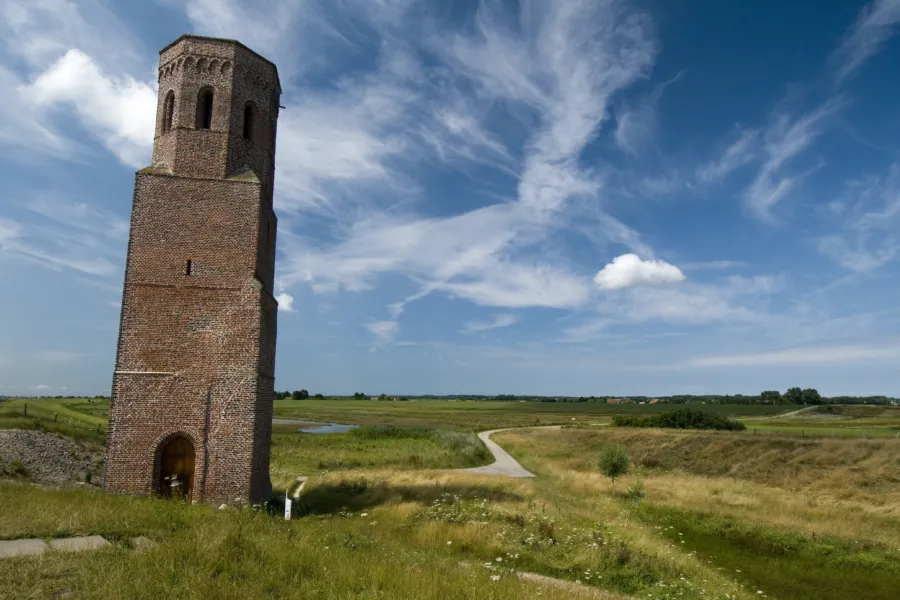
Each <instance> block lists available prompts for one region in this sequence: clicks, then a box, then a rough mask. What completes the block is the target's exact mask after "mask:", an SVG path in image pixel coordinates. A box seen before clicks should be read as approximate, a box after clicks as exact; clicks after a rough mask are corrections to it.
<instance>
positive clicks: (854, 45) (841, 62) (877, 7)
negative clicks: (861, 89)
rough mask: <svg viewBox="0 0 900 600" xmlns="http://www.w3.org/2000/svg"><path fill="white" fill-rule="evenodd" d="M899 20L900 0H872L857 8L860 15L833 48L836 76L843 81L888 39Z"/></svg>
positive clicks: (839, 80)
mask: <svg viewBox="0 0 900 600" xmlns="http://www.w3.org/2000/svg"><path fill="white" fill-rule="evenodd" d="M898 23H900V0H874V1H873V2H871V3H869V4H868V5H866V6H865V7H863V9H862V10H861V11H860V14H859V18H858V19H857V21H856V23H854V25H853V27H852V28H851V29H850V31H849V32H848V33H847V35H846V36H845V37H844V41H843V43H842V44H841V46H840V47H839V48H838V49H837V50H836V51H835V53H834V55H833V56H832V60H833V61H835V62H836V63H837V68H836V73H835V80H836V81H837V83H843V82H844V81H845V80H847V79H848V78H850V77H851V76H852V75H853V74H854V73H856V71H858V70H859V68H860V67H861V66H862V65H863V64H864V63H865V62H866V60H868V59H869V58H871V57H872V56H873V55H874V54H875V53H876V52H878V50H879V49H880V48H881V47H882V46H883V45H884V44H885V42H887V41H888V39H890V37H891V36H892V35H894V32H895V31H896V29H897V25H898Z"/></svg>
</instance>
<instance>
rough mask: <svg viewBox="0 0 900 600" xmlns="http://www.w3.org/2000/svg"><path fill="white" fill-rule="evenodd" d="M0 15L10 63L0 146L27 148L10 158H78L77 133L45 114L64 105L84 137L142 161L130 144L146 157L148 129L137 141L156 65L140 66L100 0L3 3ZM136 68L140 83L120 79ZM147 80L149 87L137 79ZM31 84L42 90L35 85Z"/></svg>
mask: <svg viewBox="0 0 900 600" xmlns="http://www.w3.org/2000/svg"><path fill="white" fill-rule="evenodd" d="M0 17H2V18H0V39H2V40H3V43H4V44H5V46H6V50H7V57H5V58H6V59H7V62H8V64H6V65H0V89H2V92H0V142H2V143H3V144H5V145H8V146H15V147H17V148H19V149H24V150H27V151H28V152H25V153H22V152H15V153H11V158H14V159H15V160H17V161H20V162H35V160H36V159H37V158H38V157H39V156H41V155H50V156H54V157H57V158H71V157H73V156H79V157H81V158H83V156H80V155H81V153H83V152H84V147H83V145H82V144H81V143H80V142H79V141H78V140H79V138H81V137H83V134H82V133H80V132H78V134H77V135H76V132H75V131H72V129H71V128H70V127H68V126H67V124H68V122H69V121H71V118H70V117H69V115H68V114H66V115H65V118H54V111H52V110H51V109H53V108H63V107H65V106H74V107H75V108H76V110H75V114H76V116H77V117H78V119H79V120H81V121H82V124H83V125H84V132H86V133H87V134H88V135H89V136H92V137H96V138H98V139H99V140H100V141H102V142H103V143H104V144H106V145H107V146H108V147H109V148H110V149H111V150H112V151H113V152H114V153H116V154H117V155H118V156H119V157H120V159H122V160H123V161H124V162H126V163H127V164H129V165H132V166H134V165H136V164H138V163H139V162H140V161H139V160H138V157H137V156H136V154H135V148H134V146H135V145H138V146H140V147H143V148H144V153H145V154H144V156H149V154H147V153H146V149H147V148H149V145H150V143H152V131H153V129H152V127H151V128H150V130H149V131H150V133H149V134H147V135H145V136H144V137H143V139H138V138H140V137H141V133H139V132H146V131H147V130H146V127H145V124H146V121H147V120H148V116H147V108H148V107H149V108H150V113H149V114H150V116H149V120H150V121H151V122H152V120H153V118H154V115H155V105H156V94H155V92H153V89H155V88H154V87H153V85H154V82H155V68H154V65H152V64H151V63H150V62H144V61H145V58H144V56H145V54H144V52H143V48H142V44H141V42H140V41H139V39H140V38H139V37H137V36H135V35H133V34H132V32H131V31H129V28H128V27H127V26H126V25H125V24H124V23H122V22H121V21H120V20H118V19H117V18H116V17H115V16H114V15H113V14H112V13H111V12H110V11H109V9H108V8H107V7H106V2H103V1H99V0H80V1H79V2H77V3H76V2H71V1H69V0H40V1H33V0H3V2H2V3H0ZM79 59H81V60H79ZM23 69H24V72H21V71H22V70H23ZM136 71H137V72H140V74H141V75H140V77H139V78H138V79H134V78H133V77H131V76H128V75H124V74H125V73H129V72H130V73H134V72H136ZM145 77H146V79H147V81H149V83H143V82H142V80H143V79H144V78H145ZM37 80H41V85H42V86H44V88H43V89H38V88H36V87H35V86H36V81H37ZM147 90H150V91H151V92H153V93H152V94H149V95H148V94H147ZM150 96H152V99H150ZM140 166H144V165H140Z"/></svg>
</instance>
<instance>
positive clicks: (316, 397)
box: [314, 394, 325, 400]
mask: <svg viewBox="0 0 900 600" xmlns="http://www.w3.org/2000/svg"><path fill="white" fill-rule="evenodd" d="M314 398H315V399H316V400H324V399H325V396H323V395H322V394H316V395H315V396H314Z"/></svg>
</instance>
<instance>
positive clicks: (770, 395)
mask: <svg viewBox="0 0 900 600" xmlns="http://www.w3.org/2000/svg"><path fill="white" fill-rule="evenodd" d="M759 400H760V402H762V403H763V404H780V403H781V392H779V391H777V390H768V391H765V392H763V393H762V394H760V395H759Z"/></svg>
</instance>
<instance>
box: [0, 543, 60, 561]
mask: <svg viewBox="0 0 900 600" xmlns="http://www.w3.org/2000/svg"><path fill="white" fill-rule="evenodd" d="M49 549H50V546H48V545H47V542H45V541H44V540H8V541H6V540H4V541H0V558H10V557H13V556H34V555H36V554H43V553H44V552H46V551H47V550H49Z"/></svg>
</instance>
